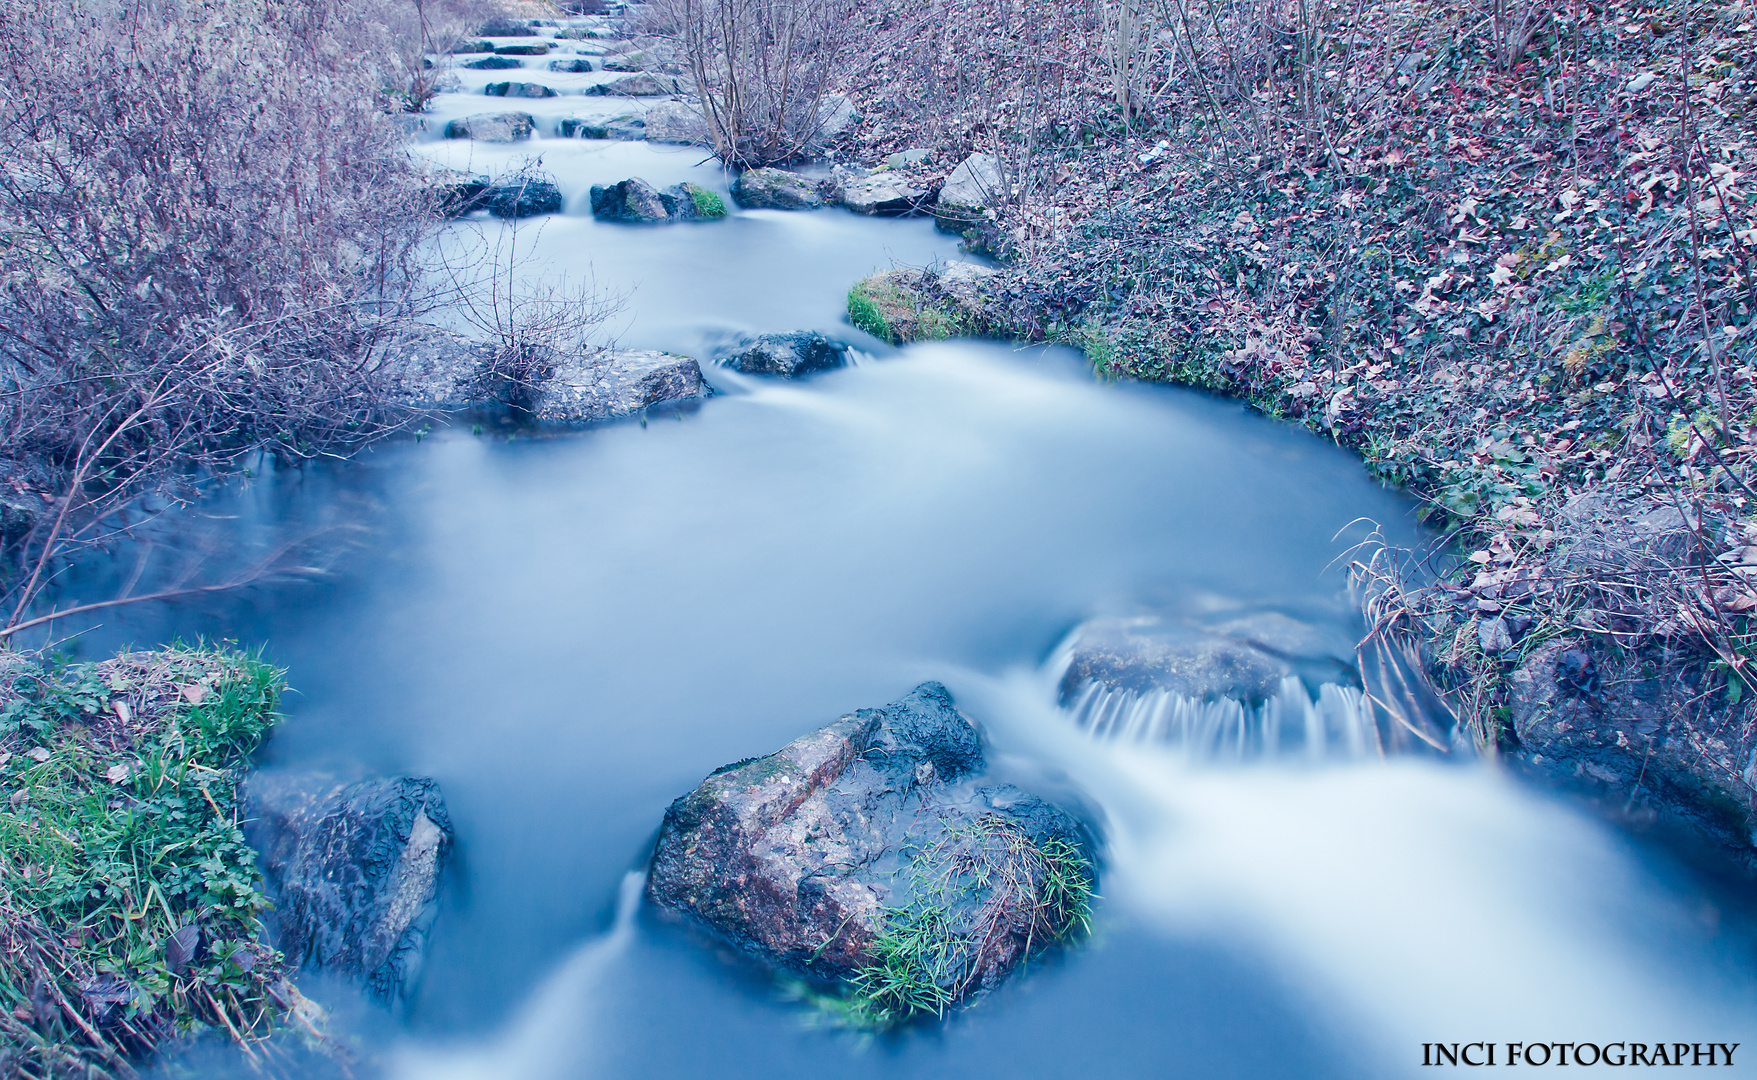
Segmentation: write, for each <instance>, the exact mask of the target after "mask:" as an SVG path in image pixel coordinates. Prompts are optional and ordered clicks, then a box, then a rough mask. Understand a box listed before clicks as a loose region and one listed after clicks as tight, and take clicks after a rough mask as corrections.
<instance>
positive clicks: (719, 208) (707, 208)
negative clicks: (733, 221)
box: [683, 184, 726, 218]
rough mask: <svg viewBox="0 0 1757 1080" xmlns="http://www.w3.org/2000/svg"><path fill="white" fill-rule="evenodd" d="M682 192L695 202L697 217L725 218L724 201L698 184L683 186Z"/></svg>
mask: <svg viewBox="0 0 1757 1080" xmlns="http://www.w3.org/2000/svg"><path fill="white" fill-rule="evenodd" d="M683 190H684V191H686V192H688V193H689V197H690V198H691V199H693V200H694V201H695V212H696V215H697V216H698V217H704V218H723V217H725V216H726V201H725V200H724V199H722V198H720V196H718V195H716V194H715V193H714V192H712V191H710V190H708V189H707V188H705V187H702V186H701V185H700V184H684V185H683Z"/></svg>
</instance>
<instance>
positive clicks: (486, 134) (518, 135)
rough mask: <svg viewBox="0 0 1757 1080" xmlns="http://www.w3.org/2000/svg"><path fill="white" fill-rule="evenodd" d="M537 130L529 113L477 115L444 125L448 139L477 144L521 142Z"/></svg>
mask: <svg viewBox="0 0 1757 1080" xmlns="http://www.w3.org/2000/svg"><path fill="white" fill-rule="evenodd" d="M536 130H537V122H536V121H535V120H533V119H531V114H530V113H477V114H476V115H475V116H465V117H462V118H461V119H457V120H453V121H452V122H451V123H449V124H447V125H445V137H446V138H448V139H474V140H476V141H477V142H498V143H510V142H523V141H524V140H526V139H529V138H530V137H531V133H532V132H534V131H536Z"/></svg>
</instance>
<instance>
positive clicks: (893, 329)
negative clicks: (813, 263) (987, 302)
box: [848, 270, 982, 345]
mask: <svg viewBox="0 0 1757 1080" xmlns="http://www.w3.org/2000/svg"><path fill="white" fill-rule="evenodd" d="M925 281H926V278H925V275H923V274H922V273H921V271H919V270H889V271H886V272H885V273H882V274H874V275H873V276H872V277H869V278H867V279H866V280H865V281H861V282H858V283H856V284H855V286H854V287H853V288H852V289H849V290H848V321H849V322H851V323H853V324H854V326H855V327H857V328H858V329H861V330H864V331H866V332H867V333H869V334H871V335H872V336H873V337H876V338H878V339H879V340H881V341H888V342H890V343H891V344H892V345H907V344H909V343H910V342H912V341H939V340H943V339H945V338H950V337H965V336H970V335H974V334H978V333H981V332H982V327H981V326H980V325H979V323H978V320H977V319H975V318H974V317H972V316H971V315H970V314H969V313H968V312H965V311H964V310H962V309H961V308H960V307H959V306H958V305H957V304H955V303H952V302H950V301H948V300H944V299H939V298H936V297H933V296H930V295H929V294H928V291H927V289H926V288H925Z"/></svg>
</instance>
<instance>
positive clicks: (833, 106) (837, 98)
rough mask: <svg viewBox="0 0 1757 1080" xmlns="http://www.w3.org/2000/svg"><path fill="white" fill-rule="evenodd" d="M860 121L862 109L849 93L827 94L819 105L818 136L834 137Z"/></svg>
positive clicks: (822, 137)
mask: <svg viewBox="0 0 1757 1080" xmlns="http://www.w3.org/2000/svg"><path fill="white" fill-rule="evenodd" d="M859 122H860V111H859V110H858V109H856V108H855V107H854V99H853V98H850V97H849V96H848V95H847V94H826V95H825V96H824V100H823V103H822V104H820V105H819V106H818V138H819V139H820V140H823V139H834V138H836V137H837V136H838V135H843V134H846V133H847V131H848V130H849V129H850V128H852V127H853V126H854V125H855V124H857V123H859Z"/></svg>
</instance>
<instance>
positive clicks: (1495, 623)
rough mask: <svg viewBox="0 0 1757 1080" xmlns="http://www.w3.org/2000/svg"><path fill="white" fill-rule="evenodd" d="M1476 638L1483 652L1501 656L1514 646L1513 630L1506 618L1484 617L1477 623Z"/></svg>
mask: <svg viewBox="0 0 1757 1080" xmlns="http://www.w3.org/2000/svg"><path fill="white" fill-rule="evenodd" d="M1476 640H1477V644H1479V645H1481V646H1482V651H1483V652H1485V653H1487V654H1488V655H1490V656H1499V655H1501V654H1502V653H1504V652H1506V651H1508V650H1509V649H1511V648H1512V647H1513V632H1512V630H1511V629H1509V628H1508V626H1507V620H1506V619H1502V618H1498V617H1497V618H1493V619H1483V620H1481V621H1480V622H1478V623H1477V624H1476Z"/></svg>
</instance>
